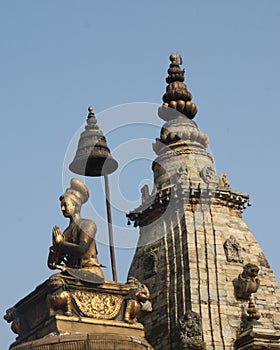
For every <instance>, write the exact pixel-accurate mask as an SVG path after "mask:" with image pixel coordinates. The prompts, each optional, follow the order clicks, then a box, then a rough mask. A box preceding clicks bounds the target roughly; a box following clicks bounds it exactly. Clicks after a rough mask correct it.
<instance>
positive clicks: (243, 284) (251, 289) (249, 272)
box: [237, 263, 260, 300]
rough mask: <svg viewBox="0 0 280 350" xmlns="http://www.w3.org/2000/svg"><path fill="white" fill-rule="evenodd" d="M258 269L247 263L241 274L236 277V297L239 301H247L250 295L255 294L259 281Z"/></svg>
mask: <svg viewBox="0 0 280 350" xmlns="http://www.w3.org/2000/svg"><path fill="white" fill-rule="evenodd" d="M258 273H259V268H258V266H257V265H255V264H251V263H248V264H246V265H245V266H244V268H243V272H242V274H240V275H239V276H238V281H237V296H238V298H240V299H247V300H248V299H249V298H250V296H251V294H252V293H256V292H257V290H258V288H259V285H260V280H259V279H258V278H257V275H258Z"/></svg>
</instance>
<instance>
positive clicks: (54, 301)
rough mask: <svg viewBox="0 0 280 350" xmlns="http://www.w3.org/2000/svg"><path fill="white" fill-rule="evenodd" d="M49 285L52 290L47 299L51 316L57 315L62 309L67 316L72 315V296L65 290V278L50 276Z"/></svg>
mask: <svg viewBox="0 0 280 350" xmlns="http://www.w3.org/2000/svg"><path fill="white" fill-rule="evenodd" d="M48 287H49V290H50V292H51V293H50V294H48V295H47V300H46V301H47V305H48V308H49V316H53V315H55V314H56V313H57V312H58V311H62V312H63V314H64V315H65V316H70V315H72V310H71V309H72V308H71V296H70V293H69V292H68V291H66V290H65V283H64V279H63V278H60V277H53V278H50V279H49V284H48Z"/></svg>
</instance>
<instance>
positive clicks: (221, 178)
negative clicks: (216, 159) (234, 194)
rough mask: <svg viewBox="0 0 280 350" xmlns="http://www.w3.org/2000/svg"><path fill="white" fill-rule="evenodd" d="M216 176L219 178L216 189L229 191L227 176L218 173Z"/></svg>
mask: <svg viewBox="0 0 280 350" xmlns="http://www.w3.org/2000/svg"><path fill="white" fill-rule="evenodd" d="M218 176H219V184H218V187H222V188H228V189H230V184H229V181H228V177H227V175H226V174H225V173H219V175H218Z"/></svg>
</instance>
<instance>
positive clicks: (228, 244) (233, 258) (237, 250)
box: [224, 236, 244, 263]
mask: <svg viewBox="0 0 280 350" xmlns="http://www.w3.org/2000/svg"><path fill="white" fill-rule="evenodd" d="M224 249H225V254H226V258H227V261H229V262H238V263H243V261H244V259H243V258H242V256H241V247H240V244H239V243H238V242H237V240H236V239H235V237H234V236H230V237H229V239H227V240H226V241H225V243H224Z"/></svg>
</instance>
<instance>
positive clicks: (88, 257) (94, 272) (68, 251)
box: [48, 179, 104, 283]
mask: <svg viewBox="0 0 280 350" xmlns="http://www.w3.org/2000/svg"><path fill="white" fill-rule="evenodd" d="M88 198H89V192H88V189H87V187H86V186H85V184H84V183H82V182H81V181H80V180H78V179H72V180H71V184H70V188H67V189H66V192H65V193H64V194H63V195H61V196H60V198H59V199H60V202H61V211H62V213H63V215H64V216H65V217H66V218H69V219H70V223H69V226H68V227H67V228H66V229H65V231H64V232H63V233H62V232H61V230H60V228H59V227H57V226H54V228H53V230H52V241H53V244H52V246H51V247H50V252H49V257H48V266H49V268H50V269H60V270H61V271H63V274H70V275H72V276H74V277H76V278H79V279H81V280H85V281H88V282H92V283H102V282H103V281H104V275H103V272H102V271H101V269H100V267H101V266H103V265H101V264H99V262H98V260H97V250H96V244H95V234H96V225H95V223H94V222H93V221H91V220H88V219H83V218H81V217H80V211H81V206H82V204H84V203H85V202H87V200H88Z"/></svg>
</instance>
